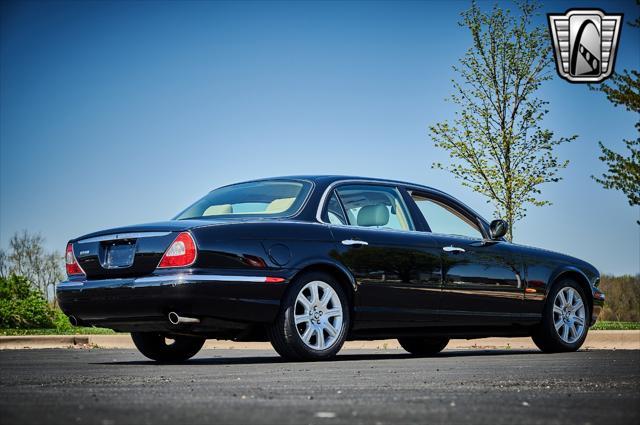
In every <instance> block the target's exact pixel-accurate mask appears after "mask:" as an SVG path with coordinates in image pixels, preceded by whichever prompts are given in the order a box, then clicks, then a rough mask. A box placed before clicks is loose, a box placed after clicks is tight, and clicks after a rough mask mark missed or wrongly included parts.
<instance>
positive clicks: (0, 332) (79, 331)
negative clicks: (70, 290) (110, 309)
mask: <svg viewBox="0 0 640 425" xmlns="http://www.w3.org/2000/svg"><path fill="white" fill-rule="evenodd" d="M97 334H100V335H111V334H114V335H115V334H116V332H115V331H113V330H111V329H105V328H83V327H74V328H68V329H11V328H9V329H7V328H4V329H0V336H15V335H97Z"/></svg>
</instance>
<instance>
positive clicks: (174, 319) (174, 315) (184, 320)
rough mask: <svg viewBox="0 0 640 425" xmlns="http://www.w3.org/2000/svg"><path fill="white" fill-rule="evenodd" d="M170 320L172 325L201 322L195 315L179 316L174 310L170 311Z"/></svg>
mask: <svg viewBox="0 0 640 425" xmlns="http://www.w3.org/2000/svg"><path fill="white" fill-rule="evenodd" d="M169 322H170V323H171V324H172V325H179V324H180V323H200V319H197V318H195V317H182V316H179V315H178V313H176V312H175V311H172V312H171V313H169Z"/></svg>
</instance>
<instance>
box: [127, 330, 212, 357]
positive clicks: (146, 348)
mask: <svg viewBox="0 0 640 425" xmlns="http://www.w3.org/2000/svg"><path fill="white" fill-rule="evenodd" d="M167 338H171V339H173V342H172V343H167ZM131 339H133V343H134V344H135V345H136V347H137V348H138V350H139V351H140V352H141V353H142V354H143V355H144V356H145V357H148V358H150V359H151V360H155V361H158V362H168V363H174V362H184V361H186V360H189V359H190V358H191V357H193V356H195V355H196V354H197V353H198V351H200V349H201V348H202V346H203V345H204V342H205V340H206V339H205V338H198V337H190V336H183V335H175V336H171V337H168V336H165V335H164V334H161V333H157V332H132V333H131Z"/></svg>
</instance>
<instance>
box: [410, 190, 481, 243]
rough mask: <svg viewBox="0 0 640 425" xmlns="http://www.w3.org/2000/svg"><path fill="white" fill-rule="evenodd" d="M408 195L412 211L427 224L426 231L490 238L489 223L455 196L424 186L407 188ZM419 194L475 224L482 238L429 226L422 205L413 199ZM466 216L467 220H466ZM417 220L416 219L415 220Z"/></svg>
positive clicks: (472, 238) (463, 236)
mask: <svg viewBox="0 0 640 425" xmlns="http://www.w3.org/2000/svg"><path fill="white" fill-rule="evenodd" d="M406 190H407V195H408V198H409V199H410V203H411V204H412V207H413V208H412V213H413V214H415V215H418V216H419V217H420V218H421V219H422V220H421V221H422V222H423V225H424V226H425V231H426V232H429V233H432V234H434V235H444V236H456V237H462V238H467V239H470V240H488V239H490V238H489V225H488V223H487V222H486V221H485V220H484V219H483V218H482V217H480V215H479V214H476V213H475V212H474V211H473V210H471V209H470V208H468V207H466V206H465V205H463V204H462V203H461V202H459V201H457V200H456V199H454V198H451V197H449V196H445V195H444V194H440V193H437V192H435V191H433V192H432V191H429V190H424V189H422V188H407V189H406ZM414 195H416V196H419V197H421V198H425V199H427V200H430V201H433V202H435V203H436V204H438V205H439V206H441V207H443V208H445V209H448V210H451V211H450V212H451V213H452V214H454V215H459V216H462V217H459V218H461V219H462V220H463V221H465V222H467V224H469V225H470V226H473V225H474V224H475V228H476V229H477V230H478V231H479V232H480V235H481V237H480V238H474V237H471V236H466V235H450V234H447V233H438V232H434V231H433V230H432V229H431V228H430V227H429V220H428V219H427V218H426V217H425V216H424V214H423V213H422V211H421V210H420V207H419V206H418V204H417V203H416V201H415V200H414V199H413V196H414ZM465 218H466V220H465ZM414 221H415V220H414Z"/></svg>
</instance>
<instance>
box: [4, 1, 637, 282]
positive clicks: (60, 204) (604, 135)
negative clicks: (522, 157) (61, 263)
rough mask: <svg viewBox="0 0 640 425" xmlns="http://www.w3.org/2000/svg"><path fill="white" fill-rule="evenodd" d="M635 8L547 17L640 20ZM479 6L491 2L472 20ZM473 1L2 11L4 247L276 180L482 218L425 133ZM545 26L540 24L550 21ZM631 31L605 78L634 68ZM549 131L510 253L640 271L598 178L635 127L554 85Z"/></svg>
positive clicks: (484, 207)
mask: <svg viewBox="0 0 640 425" xmlns="http://www.w3.org/2000/svg"><path fill="white" fill-rule="evenodd" d="M634 3H635V2H632V1H625V2H604V1H601V2H584V1H573V2H548V4H549V6H548V7H544V8H543V11H544V12H545V13H546V12H564V11H565V9H568V8H570V7H589V6H597V7H600V8H603V9H604V10H605V11H607V12H620V11H622V12H624V13H625V14H626V16H625V17H626V18H631V17H635V16H637V13H638V11H639V10H640V8H639V7H637V6H635V4H634ZM481 4H482V5H483V7H490V6H491V4H492V3H490V2H486V3H481ZM468 6H469V2H466V1H459V2H458V1H443V2H435V1H432V2H388V3H386V2H372V3H368V2H350V3H346V2H295V3H293V2H292V3H268V2H254V3H250V2H233V3H223V2H202V1H199V2H161V3H160V2H70V3H58V2H53V1H47V2H42V3H32V2H17V3H6V2H5V3H3V5H2V10H1V15H2V16H1V18H2V21H1V22H0V23H1V25H0V246H2V247H6V246H7V242H8V239H9V238H10V236H11V235H12V234H13V233H14V232H15V231H18V230H21V229H28V230H29V231H32V232H41V233H42V235H43V236H45V237H46V239H47V247H48V248H50V249H57V250H58V251H60V252H61V251H63V249H64V245H65V243H66V241H67V240H68V239H70V238H73V237H76V236H79V235H81V234H84V233H88V232H90V231H93V230H97V229H100V228H105V227H112V226H119V225H125V224H132V223H140V222H147V221H158V220H164V219H168V218H170V217H172V216H173V215H174V214H175V213H177V212H179V211H180V210H182V209H183V208H184V207H185V206H186V205H188V204H189V203H191V202H192V201H194V200H195V199H197V198H199V197H200V196H202V195H203V194H204V193H206V192H207V191H208V190H210V189H212V188H214V187H217V186H220V185H223V184H226V183H231V182H236V181H242V180H247V179H252V178H257V177H265V176H272V175H289V174H302V173H322V174H324V173H339V174H353V175H366V176H375V177H386V178H393V179H402V180H408V181H414V182H418V183H423V184H427V185H430V186H433V187H437V188H439V189H442V190H445V191H447V192H449V193H451V194H453V195H454V196H457V197H459V198H461V199H462V200H464V201H465V202H466V203H468V204H469V205H471V206H472V207H474V208H475V209H477V210H478V211H480V212H481V213H483V214H484V215H485V216H486V217H491V215H492V209H491V206H490V205H489V204H486V203H485V201H484V199H483V198H482V197H480V196H479V195H477V194H475V193H473V192H471V191H470V190H469V189H467V188H464V187H462V186H461V185H460V183H459V182H458V181H456V180H454V179H452V178H451V176H449V175H448V174H447V173H446V172H444V171H437V170H432V169H431V168H430V164H431V163H432V162H433V161H443V160H446V159H447V155H446V153H445V152H443V151H440V150H437V149H435V148H434V147H433V143H432V141H431V139H430V137H429V134H428V130H427V129H428V126H429V125H430V124H433V123H435V122H437V121H440V120H443V119H450V118H452V116H453V112H454V109H453V106H452V105H451V104H449V103H446V102H444V99H445V98H446V97H447V96H448V95H450V94H451V92H452V88H451V83H450V80H451V78H452V77H454V74H453V72H452V70H451V66H452V65H453V64H454V63H455V62H456V61H457V60H458V58H459V57H460V56H461V55H463V53H464V52H465V50H466V48H467V47H468V45H469V41H470V40H469V37H468V34H467V33H466V32H465V31H464V29H462V28H460V27H459V26H458V25H457V21H458V19H459V13H460V12H461V11H462V10H464V9H466V8H468ZM540 22H541V23H543V24H546V21H545V17H544V16H541V17H540ZM639 52H640V30H634V29H632V28H630V27H628V26H625V27H624V29H623V32H622V37H621V45H620V49H619V53H618V60H617V63H616V68H617V69H618V70H621V69H623V68H634V69H639V68H640V66H639V65H640V53H639ZM540 94H541V96H542V97H544V98H546V99H548V100H549V101H550V105H549V109H550V113H549V114H548V117H547V119H546V126H547V127H548V128H549V129H551V130H553V131H554V132H555V133H556V134H557V135H565V136H568V135H571V134H578V135H579V138H578V140H577V141H576V142H574V143H573V144H570V145H565V146H563V147H561V148H560V149H559V151H558V153H559V155H560V156H561V157H562V158H568V159H570V160H571V164H570V166H569V168H568V169H566V170H565V171H564V172H563V173H562V176H563V177H564V180H563V181H561V182H560V183H557V184H550V185H547V186H546V187H544V188H543V191H544V195H545V196H546V197H547V199H549V200H550V201H552V202H553V205H552V206H549V207H543V208H531V209H530V211H529V214H528V216H527V217H526V218H525V219H524V220H523V221H521V222H520V223H518V225H517V228H516V235H515V239H516V241H517V242H520V243H525V244H530V245H536V246H540V247H544V248H548V249H552V250H557V251H561V252H565V253H568V254H571V255H575V256H578V257H580V258H583V259H585V260H588V261H590V262H592V263H593V264H594V265H596V266H597V267H598V268H599V269H600V270H601V271H603V272H608V273H615V274H623V273H639V272H640V226H638V225H637V224H635V221H636V220H637V219H639V218H640V208H632V207H630V206H629V205H628V204H627V201H626V198H625V197H624V195H622V194H621V193H618V192H614V191H606V190H604V189H602V188H600V187H599V186H598V184H596V183H595V182H594V181H592V180H591V178H590V175H591V174H599V173H601V172H602V171H604V166H603V165H602V163H601V162H600V161H599V160H598V159H597V156H598V153H599V151H598V148H597V141H598V140H602V141H604V142H605V143H606V144H607V145H608V146H610V147H612V148H614V149H617V150H621V149H622V146H623V144H622V139H623V138H634V137H637V133H636V132H635V130H634V127H633V125H634V122H635V120H636V119H637V117H635V116H634V115H633V114H631V113H629V112H626V111H624V110H623V109H620V108H614V107H612V106H611V104H610V103H609V102H608V101H607V100H606V99H605V98H604V96H603V95H602V94H599V93H595V92H591V91H589V90H588V89H587V88H586V87H585V86H583V85H572V84H569V83H567V82H565V81H564V80H561V79H560V78H559V77H557V76H554V79H553V80H552V81H549V82H548V83H547V84H545V85H544V86H543V88H542V89H541V93H540Z"/></svg>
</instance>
